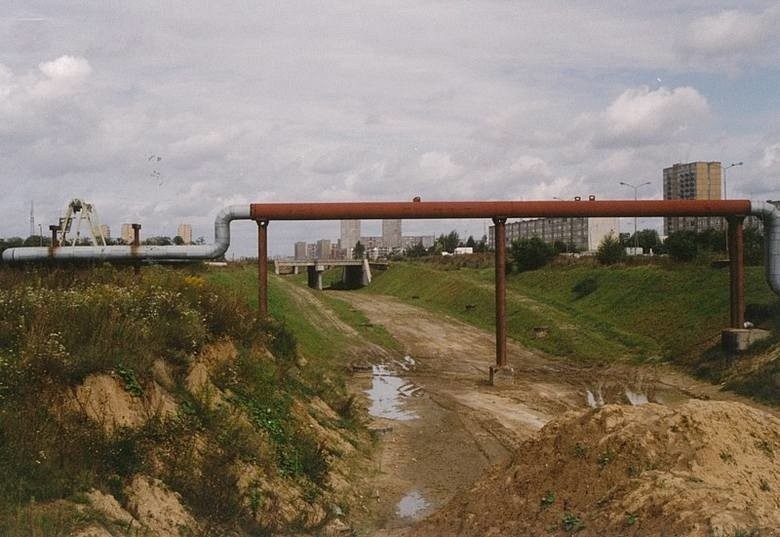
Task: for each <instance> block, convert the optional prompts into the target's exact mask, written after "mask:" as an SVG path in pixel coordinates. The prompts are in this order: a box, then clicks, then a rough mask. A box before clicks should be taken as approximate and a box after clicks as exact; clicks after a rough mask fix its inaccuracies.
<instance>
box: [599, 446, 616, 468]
mask: <svg viewBox="0 0 780 537" xmlns="http://www.w3.org/2000/svg"><path fill="white" fill-rule="evenodd" d="M614 459H615V454H614V453H613V452H612V450H610V449H609V448H607V449H606V451H604V452H602V453H601V455H599V456H598V458H597V459H596V462H597V463H598V464H599V466H600V467H601V468H604V467H605V466H606V465H608V464H609V463H610V462H612V461H613V460H614Z"/></svg>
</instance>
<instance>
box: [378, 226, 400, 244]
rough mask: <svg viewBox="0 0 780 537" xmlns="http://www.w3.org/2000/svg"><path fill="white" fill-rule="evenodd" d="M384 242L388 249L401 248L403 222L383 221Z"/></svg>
mask: <svg viewBox="0 0 780 537" xmlns="http://www.w3.org/2000/svg"><path fill="white" fill-rule="evenodd" d="M382 242H384V245H385V246H386V247H387V248H400V247H401V220H400V219H398V220H382Z"/></svg>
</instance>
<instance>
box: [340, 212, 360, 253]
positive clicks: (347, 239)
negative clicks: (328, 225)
mask: <svg viewBox="0 0 780 537" xmlns="http://www.w3.org/2000/svg"><path fill="white" fill-rule="evenodd" d="M359 240H360V220H342V221H341V236H340V237H339V241H340V243H339V245H340V246H341V249H342V250H346V255H347V257H351V256H352V249H353V248H354V247H355V244H356V243H357V242H358V241H359Z"/></svg>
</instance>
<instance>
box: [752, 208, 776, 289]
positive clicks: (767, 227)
mask: <svg viewBox="0 0 780 537" xmlns="http://www.w3.org/2000/svg"><path fill="white" fill-rule="evenodd" d="M750 214H752V215H755V216H759V217H761V218H762V219H763V220H764V256H765V259H764V265H765V267H766V281H767V283H768V284H769V287H771V288H772V291H774V292H775V293H776V294H778V295H780V211H778V209H777V207H775V206H774V205H772V204H771V203H766V202H763V201H751V202H750Z"/></svg>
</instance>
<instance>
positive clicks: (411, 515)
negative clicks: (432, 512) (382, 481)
mask: <svg viewBox="0 0 780 537" xmlns="http://www.w3.org/2000/svg"><path fill="white" fill-rule="evenodd" d="M429 507H431V503H430V502H429V501H428V500H426V499H425V497H424V496H423V495H422V494H421V493H420V491H419V490H413V491H411V492H409V493H408V494H407V495H406V496H404V497H403V498H401V501H400V502H398V505H397V506H396V509H395V513H396V515H397V516H398V517H399V518H406V519H410V520H420V519H422V518H423V516H425V515H426V514H427V511H428V508H429Z"/></svg>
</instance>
